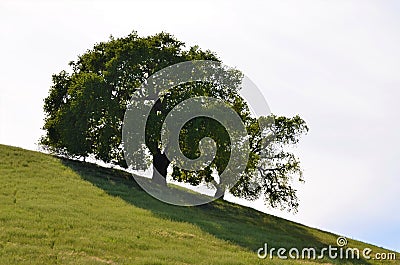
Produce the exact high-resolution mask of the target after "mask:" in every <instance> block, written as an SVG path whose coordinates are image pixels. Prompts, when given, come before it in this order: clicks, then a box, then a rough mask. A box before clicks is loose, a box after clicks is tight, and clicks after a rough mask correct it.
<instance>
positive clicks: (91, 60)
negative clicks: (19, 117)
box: [41, 32, 308, 210]
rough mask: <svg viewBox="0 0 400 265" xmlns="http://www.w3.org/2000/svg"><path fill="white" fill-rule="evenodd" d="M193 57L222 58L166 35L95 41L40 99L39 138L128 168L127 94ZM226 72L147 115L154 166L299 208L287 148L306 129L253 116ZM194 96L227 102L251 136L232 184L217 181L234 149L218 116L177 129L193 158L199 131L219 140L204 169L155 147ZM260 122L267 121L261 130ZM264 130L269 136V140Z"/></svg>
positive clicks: (293, 160)
mask: <svg viewBox="0 0 400 265" xmlns="http://www.w3.org/2000/svg"><path fill="white" fill-rule="evenodd" d="M190 60H211V61H217V62H220V59H219V58H218V57H217V56H216V55H215V54H214V53H212V52H210V51H208V50H206V51H204V50H201V49H200V48H199V47H197V46H194V47H189V48H185V44H184V43H183V42H181V41H179V40H177V39H176V38H174V37H173V36H171V35H170V34H167V33H159V34H156V35H153V36H149V37H139V36H138V35H137V33H135V32H133V33H131V34H130V35H128V36H127V37H124V38H118V39H115V38H113V37H111V38H110V39H109V40H108V41H106V42H100V43H98V44H96V45H95V46H94V47H93V48H92V49H91V50H88V51H87V52H85V53H84V54H82V55H80V56H79V57H78V59H77V60H76V61H72V62H70V66H71V71H69V72H68V71H62V72H60V73H58V74H55V75H53V85H52V87H51V89H50V92H49V95H48V97H47V98H46V99H45V104H44V111H45V113H46V118H45V124H44V127H43V128H44V130H45V132H46V134H45V135H44V136H43V137H42V138H41V144H42V145H43V146H44V147H46V148H48V149H49V150H50V151H52V152H55V153H57V154H63V155H67V156H71V157H84V158H85V157H88V156H89V155H94V156H95V158H97V159H99V160H102V161H104V162H106V163H112V164H115V165H120V166H122V167H127V163H126V160H125V158H124V154H123V144H124V143H123V139H122V126H123V120H124V114H125V111H126V109H127V105H128V103H129V101H130V98H131V96H132V94H133V93H134V92H135V91H136V90H137V89H138V88H139V87H140V85H141V84H142V83H143V82H144V81H145V80H146V79H147V78H148V77H149V76H151V75H152V74H154V73H156V72H157V71H159V70H161V69H163V68H165V67H167V66H170V65H173V64H176V63H179V62H185V61H190ZM226 75H227V78H226V80H228V82H225V83H223V82H220V83H218V80H217V81H216V82H214V83H212V84H210V83H208V84H205V83H201V82H193V83H188V84H180V85H179V86H177V87H175V88H173V89H171V90H169V91H168V92H167V93H164V94H163V96H162V97H161V98H160V99H158V101H157V102H156V104H155V105H154V106H153V108H152V110H151V112H150V115H149V117H148V119H147V127H146V136H145V137H146V146H147V148H148V149H149V150H150V153H151V155H152V157H153V166H154V168H155V169H156V170H155V172H158V173H159V175H161V182H164V183H165V179H166V176H167V172H168V168H169V167H172V177H173V178H174V179H175V180H178V181H182V182H187V183H190V184H193V185H198V184H200V183H201V182H207V183H212V184H214V186H215V187H216V188H217V192H216V196H220V195H221V194H222V193H224V192H225V189H226V188H228V189H229V191H230V192H231V193H232V194H233V195H235V196H238V197H242V198H246V199H250V200H255V199H257V198H259V197H260V196H262V197H263V198H264V199H265V201H266V203H268V204H269V205H271V206H272V207H276V206H281V207H287V208H288V209H289V210H292V209H293V210H296V209H297V207H298V201H297V197H296V190H295V189H294V188H293V187H292V185H293V179H294V178H296V179H299V180H300V181H302V171H301V168H300V165H299V160H298V158H297V157H296V156H295V155H294V154H293V153H291V152H290V151H287V150H288V149H287V147H288V146H291V145H295V144H297V143H298V141H299V137H300V136H301V135H302V134H304V133H306V132H307V131H308V127H307V126H306V124H305V122H304V120H302V119H301V118H300V117H299V116H295V117H292V118H287V117H279V116H274V115H271V116H269V117H258V118H257V117H254V116H252V114H251V112H250V111H249V106H248V105H247V103H246V102H245V101H244V100H243V99H242V98H241V97H240V94H239V91H240V88H241V87H240V84H241V82H240V80H241V77H242V74H241V73H240V72H239V71H237V70H230V71H227V72H226ZM196 96H207V97H213V98H216V99H221V100H224V101H225V102H227V104H228V105H229V106H230V107H231V108H232V109H233V110H234V111H235V112H236V113H237V114H238V115H239V116H240V118H241V119H242V122H243V124H244V125H245V128H246V130H247V133H248V135H249V136H250V137H249V147H250V154H249V160H248V163H247V167H246V170H245V171H244V172H243V174H241V175H240V176H238V180H239V181H238V182H237V183H236V184H235V185H234V186H229V187H226V186H224V185H223V182H221V181H220V182H216V181H215V180H214V176H215V175H216V174H217V175H218V174H220V173H221V172H222V171H223V170H224V169H225V167H226V165H227V163H228V161H227V160H228V159H229V154H230V152H231V148H232V146H231V145H230V144H231V143H230V139H229V135H228V134H227V132H226V130H225V128H224V127H223V126H221V124H220V123H218V122H217V121H215V120H212V119H210V118H207V117H198V118H196V119H193V120H190V121H189V122H187V123H186V124H185V126H184V127H183V128H182V130H181V132H180V137H179V141H180V147H181V149H182V152H183V153H184V155H185V156H187V157H188V158H191V159H194V158H196V157H198V156H199V153H200V150H199V147H198V144H199V142H200V140H201V139H203V138H204V137H210V138H212V139H214V141H215V142H216V143H217V152H216V154H215V158H214V160H213V161H212V163H210V164H209V165H208V166H207V167H205V168H204V169H203V170H201V171H196V172H193V171H188V170H183V169H181V168H179V167H177V166H176V165H171V161H169V159H168V157H167V155H166V153H165V150H163V149H162V147H161V145H160V141H161V135H160V131H161V126H162V124H163V122H164V120H165V118H166V116H167V115H168V113H169V112H170V111H171V110H172V109H173V108H174V107H176V106H177V104H179V103H180V102H182V101H183V100H185V99H188V98H192V97H196ZM271 118H272V119H271ZM271 120H272V121H273V122H271ZM260 123H263V124H265V125H266V126H264V127H263V128H261V127H260V126H259V124H260ZM263 130H264V131H263ZM265 130H267V131H269V132H272V134H273V137H271V138H270V139H268V144H267V145H266V144H265V137H267V136H265ZM154 180H157V181H158V182H160V177H159V176H158V177H157V176H156V175H155V176H154Z"/></svg>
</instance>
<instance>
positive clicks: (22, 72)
mask: <svg viewBox="0 0 400 265" xmlns="http://www.w3.org/2000/svg"><path fill="white" fill-rule="evenodd" d="M399 12H400V2H399V1H365V0H360V1H341V0H335V1H294V0H293V1H256V0H248V1H223V0H220V1H183V0H181V1H161V0H159V1H158V0H150V1H89V0H87V1H70V0H68V1H67V0H59V1H6V0H0V25H1V27H0V36H1V42H0V59H1V64H0V143H2V144H9V145H14V146H20V147H24V148H28V149H36V148H37V147H36V145H35V144H36V143H37V141H38V139H39V137H40V135H41V134H42V132H41V131H40V128H41V126H42V125H43V118H44V116H43V112H42V106H43V99H44V98H45V97H46V96H47V93H48V90H49V87H50V85H51V75H52V74H53V73H58V72H59V71H61V70H63V69H68V62H69V61H71V60H75V59H76V58H77V55H78V54H82V53H84V52H85V51H86V50H87V49H89V48H92V47H93V45H94V43H96V42H100V41H106V40H107V39H108V37H109V35H110V34H112V35H113V36H115V37H121V36H126V35H128V34H129V33H130V32H131V31H132V30H137V31H138V33H139V34H140V35H149V34H154V33H158V32H160V31H167V32H169V33H172V34H174V35H175V36H176V37H177V38H178V39H180V40H182V41H185V42H186V43H187V44H188V45H195V44H198V45H199V46H200V47H201V48H203V49H210V50H212V51H215V52H217V54H218V55H219V56H220V57H221V59H222V60H223V61H224V63H225V64H227V65H230V66H235V67H237V68H238V69H240V70H242V71H244V72H245V73H246V75H247V76H248V77H250V78H251V79H252V80H253V81H254V82H255V83H256V84H257V85H258V87H259V88H260V89H261V91H262V92H263V94H264V96H265V97H266V99H267V101H268V103H269V105H270V107H271V110H272V112H273V113H276V114H279V115H287V116H291V115H294V114H300V115H301V116H302V117H303V118H304V119H305V120H306V121H307V122H308V124H309V126H310V129H311V130H310V133H309V135H308V136H306V137H304V138H303V139H302V142H301V144H300V145H299V147H298V150H297V152H298V154H299V156H300V158H301V160H302V163H303V167H304V169H305V172H304V173H305V180H306V183H305V184H304V185H301V186H300V187H299V197H300V199H301V206H300V209H299V213H298V214H297V215H291V214H289V215H288V214H286V213H281V212H278V211H272V212H273V213H274V214H276V215H279V216H283V217H285V218H289V219H291V220H294V221H297V222H300V223H303V224H306V225H309V226H313V227H318V228H321V229H324V230H328V231H333V232H336V233H340V234H344V235H346V236H348V237H349V238H355V239H360V240H363V241H368V242H371V243H374V244H377V245H379V246H384V247H387V248H391V249H395V250H397V251H400V236H399V235H400V211H399V206H398V205H399V204H398V202H399V201H400V192H399V189H400V181H399V177H400V163H399V160H400V152H399V147H400V144H399V141H398V136H399V135H400V134H399V132H400V125H399V122H398V120H399V113H400V107H399V104H398V100H399V98H400V89H399V88H400V71H399V70H400V49H399V48H398V47H400V16H398V14H399ZM256 207H257V208H258V209H261V208H260V207H261V206H260V205H259V204H258V205H257V206H256ZM264 211H267V212H271V210H269V209H264Z"/></svg>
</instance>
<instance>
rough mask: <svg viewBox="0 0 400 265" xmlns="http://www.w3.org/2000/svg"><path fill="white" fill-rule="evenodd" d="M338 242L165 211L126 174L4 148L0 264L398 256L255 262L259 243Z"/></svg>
mask: <svg viewBox="0 0 400 265" xmlns="http://www.w3.org/2000/svg"><path fill="white" fill-rule="evenodd" d="M336 239H337V235H334V234H331V233H327V232H323V231H320V230H316V229H312V228H309V227H306V226H303V225H300V224H296V223H293V222H289V221H286V220H284V219H280V218H277V217H274V216H270V215H267V214H263V213H260V212H258V211H255V210H253V209H250V208H246V207H242V206H238V205H235V204H232V203H228V202H225V201H221V200H220V201H216V202H213V203H211V204H208V205H203V206H199V207H179V206H172V205H168V204H164V203H162V202H159V201H158V200H156V199H153V198H152V197H151V196H149V195H147V194H146V193H145V192H143V191H142V190H141V189H140V188H139V187H138V186H137V185H136V183H135V182H134V181H133V180H132V177H131V176H130V175H129V174H127V173H125V172H122V171H118V170H113V169H107V168H102V167H99V166H96V165H93V164H88V163H82V162H77V161H71V160H66V159H60V158H56V157H53V156H50V155H45V154H42V153H38V152H32V151H26V150H23V149H19V148H15V147H9V146H4V145H0V264H299V263H301V264H314V263H315V264H321V263H325V264H400V262H399V258H400V254H398V253H396V254H397V260H395V261H381V262H378V261H377V260H365V259H361V260H356V259H355V260H345V259H342V260H340V259H335V260H330V259H327V258H325V259H323V260H319V259H316V260H308V259H303V260H293V259H289V260H280V259H278V258H277V257H276V255H275V256H274V258H273V259H272V260H271V259H269V258H266V259H259V258H258V257H257V254H256V252H257V249H259V248H260V247H262V246H263V245H264V243H268V247H269V248H271V247H275V248H279V247H285V248H287V249H288V250H289V249H290V248H292V247H296V248H299V249H301V248H303V247H315V248H317V250H321V249H322V248H324V247H327V246H328V245H332V246H336ZM347 246H348V247H351V248H356V247H357V248H359V249H361V250H362V249H363V248H366V247H369V248H371V249H372V250H373V253H372V254H371V257H372V256H373V254H374V253H378V252H382V253H389V252H393V251H388V250H384V249H380V248H377V247H375V246H371V245H367V244H364V243H361V242H358V241H354V240H349V241H348V245H347ZM275 253H276V252H275Z"/></svg>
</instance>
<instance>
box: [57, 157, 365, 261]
mask: <svg viewBox="0 0 400 265" xmlns="http://www.w3.org/2000/svg"><path fill="white" fill-rule="evenodd" d="M61 162H62V163H63V164H64V165H65V166H67V167H69V168H71V169H72V170H74V171H75V172H76V173H77V174H79V175H80V176H81V178H82V179H84V180H86V181H89V182H91V183H92V184H93V185H95V186H97V187H99V188H101V189H102V190H104V191H105V192H106V193H108V194H109V195H111V196H115V197H119V198H121V199H123V200H124V201H126V202H128V203H129V204H131V205H133V206H136V207H139V208H142V209H146V210H149V211H151V212H152V213H153V214H154V215H155V216H157V217H160V218H165V219H168V220H173V221H178V222H187V223H191V224H194V225H196V226H198V227H199V228H201V229H202V230H203V231H205V232H207V233H209V234H212V235H214V236H215V237H216V238H219V239H222V240H225V241H229V242H231V243H234V244H236V245H239V246H241V247H244V248H247V249H249V250H251V251H254V252H256V251H257V250H258V249H259V248H260V247H263V246H264V243H268V248H269V249H271V248H272V247H274V248H276V249H278V248H280V247H283V248H285V249H287V250H289V249H290V248H293V247H295V248H297V249H299V251H300V255H301V249H302V248H309V247H313V248H315V249H316V250H317V256H318V255H319V252H320V251H321V249H322V248H325V247H328V245H326V244H325V243H322V242H321V241H320V240H319V239H317V238H316V237H315V236H313V235H312V234H311V233H310V232H309V231H308V230H307V228H306V227H304V226H302V225H300V224H297V223H294V222H290V221H287V220H284V219H281V218H279V217H275V216H271V215H268V214H265V213H261V212H258V211H256V210H254V209H251V208H247V207H244V206H240V205H237V204H233V203H230V202H227V201H223V200H217V201H214V202H211V203H209V204H205V205H201V206H191V207H183V206H175V205H170V204H166V203H163V202H161V201H159V200H157V199H155V198H153V197H152V196H150V195H148V194H147V193H146V192H144V191H143V190H142V189H141V188H140V187H139V186H138V184H137V183H136V182H135V180H134V179H133V177H132V176H131V175H130V174H129V173H126V172H124V171H120V170H116V169H109V168H103V167H100V166H97V165H95V164H91V163H84V162H79V161H73V160H67V159H61ZM332 237H335V236H334V235H332ZM326 253H327V252H325V256H327V254H326ZM274 255H275V256H276V251H275V252H274ZM316 261H321V262H327V261H328V262H330V263H334V264H342V263H343V260H342V261H341V260H330V259H329V260H328V259H326V258H325V259H323V260H318V259H317V260H316ZM347 261H350V260H347ZM351 263H354V264H371V263H369V262H368V261H366V260H361V259H360V260H351Z"/></svg>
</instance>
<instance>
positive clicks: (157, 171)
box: [152, 152, 171, 186]
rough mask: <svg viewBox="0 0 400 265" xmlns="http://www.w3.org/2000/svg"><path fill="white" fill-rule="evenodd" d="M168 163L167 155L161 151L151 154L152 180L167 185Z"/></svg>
mask: <svg viewBox="0 0 400 265" xmlns="http://www.w3.org/2000/svg"><path fill="white" fill-rule="evenodd" d="M170 163H171V162H170V161H169V160H168V158H167V156H166V155H165V154H162V153H161V152H157V153H156V154H155V155H153V177H152V181H153V182H155V183H157V184H159V185H163V186H167V170H168V166H169V164H170Z"/></svg>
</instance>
